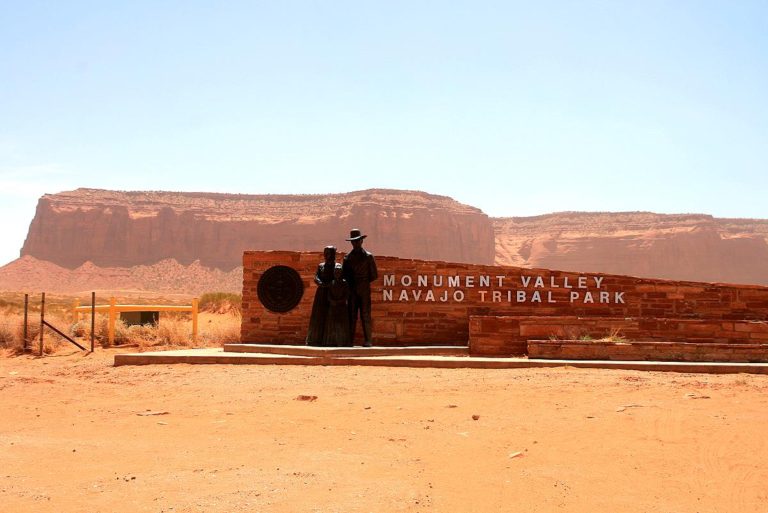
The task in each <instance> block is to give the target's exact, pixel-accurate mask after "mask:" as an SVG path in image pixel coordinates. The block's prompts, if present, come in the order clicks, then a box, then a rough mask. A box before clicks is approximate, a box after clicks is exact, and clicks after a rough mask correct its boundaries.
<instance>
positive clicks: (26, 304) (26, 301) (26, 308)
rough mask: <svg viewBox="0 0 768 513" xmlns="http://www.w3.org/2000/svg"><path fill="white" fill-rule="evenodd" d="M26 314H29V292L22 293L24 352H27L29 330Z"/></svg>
mask: <svg viewBox="0 0 768 513" xmlns="http://www.w3.org/2000/svg"><path fill="white" fill-rule="evenodd" d="M28 314H29V294H24V340H23V341H22V342H23V344H24V345H23V347H24V352H25V353H26V352H27V343H28V341H27V339H28V338H29V330H28V328H27V316H28Z"/></svg>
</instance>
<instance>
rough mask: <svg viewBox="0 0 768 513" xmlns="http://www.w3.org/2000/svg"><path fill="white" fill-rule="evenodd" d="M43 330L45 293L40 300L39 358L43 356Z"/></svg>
mask: <svg viewBox="0 0 768 513" xmlns="http://www.w3.org/2000/svg"><path fill="white" fill-rule="evenodd" d="M44 328H45V292H43V298H42V299H41V300H40V356H43V331H44Z"/></svg>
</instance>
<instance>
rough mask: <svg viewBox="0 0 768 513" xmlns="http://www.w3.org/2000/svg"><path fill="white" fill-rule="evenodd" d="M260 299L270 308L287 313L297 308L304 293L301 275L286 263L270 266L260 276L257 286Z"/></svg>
mask: <svg viewBox="0 0 768 513" xmlns="http://www.w3.org/2000/svg"><path fill="white" fill-rule="evenodd" d="M256 292H257V294H258V295H259V301H261V304H263V305H264V306H265V307H266V308H267V309H268V310H271V311H273V312H277V313H285V312H289V311H291V310H293V309H294V308H296V305H298V304H299V301H301V296H302V295H303V294H304V284H303V283H302V281H301V276H299V273H297V272H296V271H295V270H294V269H291V268H290V267H287V266H285V265H276V266H274V267H270V268H269V269H267V270H266V271H264V274H262V275H261V278H259V283H258V285H257V286H256Z"/></svg>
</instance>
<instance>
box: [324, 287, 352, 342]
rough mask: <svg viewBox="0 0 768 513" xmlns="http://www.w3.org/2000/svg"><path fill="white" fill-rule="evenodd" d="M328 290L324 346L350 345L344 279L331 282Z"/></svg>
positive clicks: (346, 291)
mask: <svg viewBox="0 0 768 513" xmlns="http://www.w3.org/2000/svg"><path fill="white" fill-rule="evenodd" d="M327 290H328V315H327V316H326V319H325V336H324V337H323V339H324V341H325V342H324V344H323V345H326V346H334V347H339V346H351V345H352V337H351V336H350V331H349V311H348V310H347V298H348V297H349V287H348V286H347V282H346V281H345V280H344V279H337V280H334V281H333V282H331V284H330V286H328V288H327Z"/></svg>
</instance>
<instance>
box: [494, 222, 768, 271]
mask: <svg viewBox="0 0 768 513" xmlns="http://www.w3.org/2000/svg"><path fill="white" fill-rule="evenodd" d="M493 223H494V230H495V233H496V263H497V264H501V265H517V266H522V267H545V268H549V269H562V270H570V271H585V272H587V271H592V272H604V273H612V274H624V275H631V276H642V277H650V278H666V279H674V280H693V281H708V282H723V283H746V284H762V285H768V220H760V219H717V218H713V217H712V216H708V215H698V214H684V215H667V214H653V213H649V212H622V213H591V212H562V213H557V214H548V215H543V216H536V217H509V218H498V219H494V220H493Z"/></svg>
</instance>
